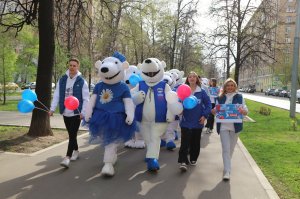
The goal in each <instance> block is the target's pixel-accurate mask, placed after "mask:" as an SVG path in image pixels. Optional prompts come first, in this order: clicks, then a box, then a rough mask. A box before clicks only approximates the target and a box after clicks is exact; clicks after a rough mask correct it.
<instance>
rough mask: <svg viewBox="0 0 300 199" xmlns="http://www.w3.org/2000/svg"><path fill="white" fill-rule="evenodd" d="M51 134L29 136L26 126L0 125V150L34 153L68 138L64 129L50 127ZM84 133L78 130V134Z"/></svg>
mask: <svg viewBox="0 0 300 199" xmlns="http://www.w3.org/2000/svg"><path fill="white" fill-rule="evenodd" d="M52 131H53V134H54V135H53V136H45V137H30V136H28V135H27V132H28V127H1V128H0V151H6V152H15V153H28V154H29V153H34V152H37V151H39V150H41V149H45V148H47V147H50V146H52V145H54V144H57V143H60V142H62V141H65V140H67V139H68V132H67V131H65V130H58V129H52ZM83 133H85V132H84V131H79V132H78V135H80V134H83Z"/></svg>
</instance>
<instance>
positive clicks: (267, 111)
mask: <svg viewBox="0 0 300 199" xmlns="http://www.w3.org/2000/svg"><path fill="white" fill-rule="evenodd" d="M259 113H260V114H262V115H266V116H268V115H270V114H271V109H270V108H268V107H265V106H261V107H260V109H259Z"/></svg>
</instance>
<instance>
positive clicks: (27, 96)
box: [18, 89, 49, 113]
mask: <svg viewBox="0 0 300 199" xmlns="http://www.w3.org/2000/svg"><path fill="white" fill-rule="evenodd" d="M35 101H37V102H39V103H40V104H42V105H43V106H44V107H45V108H46V110H45V109H41V108H38V107H35V105H34V102H35ZM35 108H36V109H39V110H42V111H46V112H48V111H49V109H48V108H47V107H46V106H45V105H44V104H43V103H42V102H40V101H39V100H38V98H37V95H36V93H35V92H34V91H32V90H30V89H26V90H24V91H23V93H22V100H21V101H19V103H18V110H19V111H20V112H21V113H30V112H31V111H32V110H33V109H35Z"/></svg>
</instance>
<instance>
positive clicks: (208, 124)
mask: <svg viewBox="0 0 300 199" xmlns="http://www.w3.org/2000/svg"><path fill="white" fill-rule="evenodd" d="M215 106H216V105H215V104H213V103H212V104H211V109H213V108H215ZM214 122H215V116H214V115H213V114H211V113H210V114H209V115H208V118H207V121H206V125H205V127H206V128H209V129H210V130H212V129H213V128H214Z"/></svg>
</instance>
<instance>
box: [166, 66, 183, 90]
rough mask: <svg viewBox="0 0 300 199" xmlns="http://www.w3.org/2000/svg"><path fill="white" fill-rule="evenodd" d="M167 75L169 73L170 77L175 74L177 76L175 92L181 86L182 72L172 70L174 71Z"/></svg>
mask: <svg viewBox="0 0 300 199" xmlns="http://www.w3.org/2000/svg"><path fill="white" fill-rule="evenodd" d="M169 73H171V74H172V75H173V74H176V76H177V79H176V84H175V86H174V90H177V88H178V87H179V86H180V85H181V84H183V83H184V81H183V76H184V71H180V70H178V69H175V68H174V69H171V70H169Z"/></svg>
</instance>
